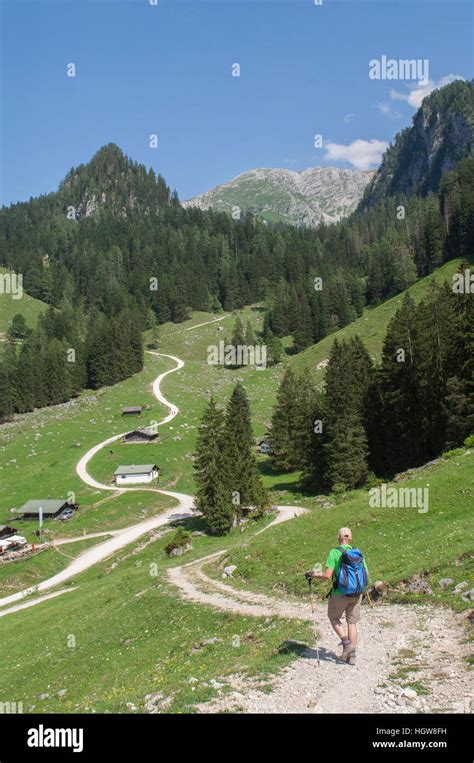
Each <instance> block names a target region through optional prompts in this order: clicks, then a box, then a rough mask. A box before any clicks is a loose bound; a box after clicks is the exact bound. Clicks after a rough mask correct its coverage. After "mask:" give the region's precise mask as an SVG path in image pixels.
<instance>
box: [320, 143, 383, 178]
mask: <svg viewBox="0 0 474 763" xmlns="http://www.w3.org/2000/svg"><path fill="white" fill-rule="evenodd" d="M387 147H388V143H386V142H385V141H384V140H375V139H374V138H373V139H372V140H361V139H359V140H354V141H353V142H352V143H349V145H348V146H344V145H342V144H340V143H328V144H327V145H326V154H325V159H328V160H329V161H336V162H337V161H346V162H349V164H352V166H353V167H355V168H356V170H370V169H372V168H373V167H378V165H379V164H380V160H381V158H382V154H383V152H384V151H385V149H386V148H387Z"/></svg>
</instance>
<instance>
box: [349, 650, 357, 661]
mask: <svg viewBox="0 0 474 763" xmlns="http://www.w3.org/2000/svg"><path fill="white" fill-rule="evenodd" d="M347 664H348V665H355V664H356V653H355V650H354V651H353V652H352V654H350V655H349V657H348V658H347Z"/></svg>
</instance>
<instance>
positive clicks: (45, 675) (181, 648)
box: [0, 263, 474, 712]
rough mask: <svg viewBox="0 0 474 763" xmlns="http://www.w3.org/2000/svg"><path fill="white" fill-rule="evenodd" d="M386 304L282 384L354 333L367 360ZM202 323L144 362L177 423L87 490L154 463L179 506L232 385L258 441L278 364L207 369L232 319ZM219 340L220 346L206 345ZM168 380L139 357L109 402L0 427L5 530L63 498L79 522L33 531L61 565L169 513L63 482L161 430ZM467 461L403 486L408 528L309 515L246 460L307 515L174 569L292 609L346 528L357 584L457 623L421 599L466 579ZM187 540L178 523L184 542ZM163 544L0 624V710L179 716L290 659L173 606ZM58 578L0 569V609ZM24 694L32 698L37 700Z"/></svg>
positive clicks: (420, 287)
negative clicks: (415, 590)
mask: <svg viewBox="0 0 474 763" xmlns="http://www.w3.org/2000/svg"><path fill="white" fill-rule="evenodd" d="M455 267H456V266H455V263H448V265H447V266H444V268H442V269H441V270H440V272H439V273H438V274H437V275H436V278H437V279H440V278H443V277H447V278H449V277H450V274H451V272H452V271H454V270H455ZM429 280H430V279H425V280H424V281H423V282H420V283H418V284H416V285H415V287H413V293H414V296H415V298H421V296H422V295H423V294H424V293H426V290H427V289H428V288H429ZM400 300H401V297H397V298H395V300H391V301H390V302H388V303H385V304H384V305H381V306H380V307H379V308H375V309H373V310H368V311H366V312H365V314H364V316H363V317H362V318H361V319H359V321H358V322H356V324H357V325H356V324H353V325H352V326H351V327H346V328H345V329H342V331H341V332H337V334H334V335H332V336H331V337H328V338H326V339H325V340H323V342H322V343H320V344H319V345H317V346H315V347H314V348H310V349H309V350H307V351H306V352H305V353H302V354H301V355H296V356H291V357H289V358H287V360H286V361H285V362H286V363H291V364H293V365H294V366H295V367H296V368H303V367H304V366H305V365H307V366H308V367H309V368H310V369H311V370H312V371H313V372H315V376H316V378H321V379H322V373H323V372H316V370H315V367H316V364H317V363H318V362H319V361H320V360H322V359H324V358H325V357H327V353H328V351H329V347H330V345H331V344H332V342H333V341H334V339H335V338H336V336H347V335H349V333H350V332H355V331H359V333H361V335H362V337H363V338H364V339H365V341H366V342H367V344H368V346H369V350H370V352H371V353H372V354H373V355H374V357H377V353H380V348H381V346H382V341H383V336H384V333H385V328H386V325H387V323H388V320H389V319H390V317H391V315H393V313H394V312H395V309H396V307H397V306H398V304H399V302H400ZM240 314H241V317H242V318H243V320H244V321H246V319H247V318H248V317H249V318H250V319H251V320H252V322H253V324H254V327H255V328H257V329H258V328H259V327H260V326H261V324H262V312H261V310H260V309H259V308H248V309H246V310H242V311H240ZM212 318H213V316H211V315H209V314H206V313H197V314H194V315H193V317H192V319H190V320H189V321H188V322H186V323H185V324H181V325H179V326H176V325H173V324H167V325H165V326H163V327H161V329H160V347H159V351H160V352H163V353H169V354H173V355H177V356H179V357H180V358H182V359H183V360H184V361H185V366H184V368H183V369H181V370H180V371H178V372H176V373H173V374H170V375H169V376H167V377H166V379H165V380H164V382H163V384H162V391H163V393H164V394H165V396H166V397H167V398H168V399H169V400H170V401H172V402H173V403H175V404H177V405H178V407H179V408H180V412H179V414H178V415H177V416H176V417H175V418H174V419H173V421H171V422H170V423H169V424H167V425H164V426H163V427H160V438H159V441H158V443H156V444H153V445H145V446H142V445H124V444H122V443H119V442H117V443H114V444H113V445H112V446H111V447H110V448H107V449H104V450H102V451H100V452H99V453H98V454H97V455H96V456H95V458H94V459H93V460H92V462H91V463H90V471H91V473H92V474H93V476H95V477H97V478H99V479H101V480H103V481H105V482H107V481H109V480H111V478H112V473H113V471H114V469H115V467H116V466H117V465H118V464H120V463H139V462H142V463H150V462H156V463H157V464H158V465H159V466H160V467H161V470H162V473H161V478H160V483H161V485H162V486H163V487H172V488H175V489H176V490H183V491H185V492H189V493H192V492H194V482H193V472H192V454H193V452H194V448H195V439H196V431H197V427H198V425H199V421H200V417H201V414H202V411H203V409H204V406H205V404H206V400H207V398H208V396H209V394H210V393H211V392H212V394H213V395H214V396H215V397H216V398H217V400H218V401H219V402H220V403H221V404H224V403H225V402H226V400H227V399H228V397H229V395H230V392H231V389H232V387H233V385H234V384H235V382H236V380H237V379H242V380H243V382H244V385H245V387H246V390H247V392H248V394H249V398H250V402H251V407H252V413H253V421H254V430H255V434H256V436H260V435H263V434H264V433H265V430H266V427H267V426H268V424H269V421H270V417H271V411H272V406H273V401H274V399H275V392H276V389H277V386H278V382H279V379H280V378H281V374H282V371H283V368H284V365H285V364H284V363H281V364H279V365H278V366H276V367H274V368H268V369H266V370H265V371H256V370H255V369H251V368H242V369H238V370H226V369H223V368H222V367H215V366H209V365H208V364H207V348H208V346H209V345H211V344H215V343H217V342H219V341H220V340H222V339H224V338H226V337H227V338H230V336H231V333H232V328H233V324H234V321H235V315H225V316H224V318H223V320H221V321H219V323H216V324H210V325H207V326H201V327H198V324H199V323H202V322H204V321H206V320H211V319H212ZM219 326H222V327H223V329H224V331H219V330H218V327H219ZM194 327H196V328H194ZM173 365H174V364H173V361H171V360H169V359H167V358H157V357H156V356H150V355H147V356H146V365H145V370H144V371H143V372H142V373H140V374H136V375H135V376H133V377H131V378H130V379H128V380H126V381H124V382H122V383H121V384H118V385H116V386H115V387H111V388H106V389H104V390H100V391H97V392H93V393H92V392H85V393H83V394H82V395H81V396H80V397H79V398H78V399H77V400H76V401H73V402H72V403H70V404H67V405H64V406H56V407H54V408H51V409H43V410H41V411H35V412H33V413H31V414H28V415H26V416H22V417H18V418H17V419H16V420H15V421H13V422H11V423H9V424H6V425H3V426H2V427H1V428H0V477H1V475H3V476H5V477H8V480H7V479H3V480H1V481H0V523H5V522H9V523H11V515H10V509H11V508H12V507H13V506H20V505H21V504H22V503H23V502H24V501H26V500H28V499H29V498H41V497H48V496H51V497H66V496H67V495H69V494H71V493H72V494H73V495H74V496H75V499H76V500H77V501H78V503H79V504H80V506H81V508H80V510H79V512H78V513H77V515H76V516H75V517H74V519H73V520H72V521H70V522H67V523H59V522H48V523H47V524H46V525H45V530H46V535H47V536H49V537H51V538H57V537H59V536H65V537H77V538H78V543H77V544H74V549H72V548H71V547H70V546H66V547H65V548H64V549H63V550H64V551H66V552H67V553H76V552H79V551H80V550H81V549H83V548H84V547H86V545H85V546H81V544H87V541H81V540H80V538H81V535H82V534H84V532H97V531H100V530H108V529H112V528H117V527H123V526H126V525H128V524H132V523H135V522H138V521H139V520H141V519H143V518H144V517H146V516H150V515H152V514H156V513H157V512H158V511H160V510H162V509H163V508H164V507H167V506H169V505H170V503H171V502H172V499H169V498H166V497H164V496H159V495H157V494H153V493H146V492H143V493H142V492H134V493H128V494H124V495H120V496H116V495H114V494H113V493H112V492H111V493H110V494H109V495H105V494H104V493H103V492H102V491H95V490H93V489H90V488H88V487H86V486H85V485H84V484H83V483H82V481H81V480H79V478H78V477H77V476H76V473H75V465H76V463H77V461H78V460H79V458H80V457H81V456H82V455H83V454H84V453H85V452H86V450H88V449H89V448H90V447H92V445H95V444H96V443H97V442H99V441H101V440H103V439H105V438H107V437H109V436H112V435H114V434H118V433H120V432H124V431H127V430H128V429H131V428H133V427H134V426H137V425H138V422H139V423H140V425H147V424H149V423H151V422H152V421H159V420H160V419H161V418H163V416H164V415H165V409H164V407H163V406H161V405H160V404H159V403H158V402H157V401H156V400H155V398H154V397H153V395H152V390H151V382H152V380H153V379H154V378H156V376H157V375H158V374H159V373H161V372H163V371H164V370H167V369H168V368H171V367H173ZM318 375H319V376H318ZM137 403H145V404H147V405H149V406H150V407H149V408H147V409H146V411H145V412H144V413H143V414H142V416H141V417H140V419H139V420H138V419H134V420H133V421H130V420H127V421H124V420H123V419H122V417H121V414H120V411H121V408H122V407H123V406H124V405H127V404H137ZM110 451H112V453H110ZM473 458H474V457H473V456H472V454H467V453H465V452H462V453H461V454H459V455H456V456H454V457H453V458H450V459H449V460H445V461H441V462H440V463H438V464H435V465H432V466H428V467H426V468H425V469H419V470H416V471H414V472H413V473H412V474H411V475H410V481H409V482H407V483H406V485H407V486H410V485H413V486H417V487H418V486H425V485H426V483H427V482H429V485H430V509H429V512H428V513H427V514H418V513H417V512H416V510H409V509H404V510H393V509H371V508H369V506H368V500H367V492H366V491H364V490H359V491H355V492H353V493H350V494H348V495H347V496H346V497H344V498H343V499H341V500H339V501H338V502H337V503H336V504H335V505H334V502H333V501H332V500H331V506H330V507H326V508H324V507H322V506H321V505H320V504H318V503H317V501H316V500H315V498H314V497H311V496H307V495H303V494H301V493H300V491H299V488H298V486H297V481H298V475H297V474H290V475H283V476H282V475H277V474H273V473H272V472H271V471H270V470H269V469H268V461H267V459H266V458H265V457H260V458H259V463H260V466H261V470H262V474H263V478H264V481H265V483H266V484H267V486H268V487H270V489H271V490H272V491H273V500H274V501H275V502H276V501H277V502H278V503H282V504H284V503H286V504H293V503H297V504H300V505H303V506H307V507H308V508H310V509H312V511H311V512H310V513H308V514H307V515H305V516H303V517H301V518H298V519H295V520H292V521H291V522H290V523H287V524H283V525H280V526H277V527H275V528H271V529H270V530H268V531H267V532H266V533H265V534H264V535H260V536H255V530H256V529H257V526H256V525H254V524H253V523H251V524H250V525H249V526H248V527H247V529H246V530H245V531H244V532H243V533H240V532H232V533H231V534H230V536H228V537H226V538H224V539H219V538H211V537H207V536H195V537H193V547H194V548H193V550H192V551H191V552H189V553H188V554H186V561H191V560H192V559H193V558H198V557H201V556H204V555H206V554H210V553H213V552H214V551H218V550H220V549H223V548H227V549H229V554H228V556H229V559H230V561H231V562H232V563H235V564H237V573H236V574H235V576H234V577H235V580H234V582H233V585H242V586H243V585H245V586H246V587H248V588H251V589H254V590H263V591H265V592H270V593H271V591H272V590H275V591H284V592H285V593H286V594H288V595H289V596H295V597H302V596H305V595H307V594H306V592H307V587H306V582H305V580H304V578H303V576H302V572H303V571H304V570H305V569H308V567H310V566H312V565H313V564H314V563H315V562H318V561H320V562H323V563H324V561H325V559H326V556H327V552H328V549H329V548H331V547H333V546H334V545H335V537H334V536H335V533H336V531H337V529H338V527H340V526H342V525H346V524H349V525H351V526H352V527H353V530H354V532H355V540H356V542H357V543H360V545H361V546H362V548H363V549H364V551H365V553H366V555H367V558H368V564H369V569H370V572H371V578H372V580H375V579H377V578H381V579H384V580H387V581H388V582H389V583H390V584H392V585H393V584H395V583H396V582H398V581H400V580H406V579H408V578H409V577H410V576H411V575H413V574H415V573H418V572H420V571H424V572H425V573H426V575H427V578H428V581H429V582H430V584H431V586H432V588H433V591H434V595H433V597H430V600H431V601H437V602H439V603H449V604H451V605H453V606H454V608H455V609H464V608H465V607H466V606H468V605H466V604H464V603H463V602H462V601H461V599H460V597H453V596H452V594H450V593H449V591H444V592H441V591H440V589H439V586H438V585H437V583H438V581H439V579H440V578H441V577H448V576H449V577H453V578H454V580H455V583H459V582H461V581H462V580H465V579H466V580H468V579H469V578H468V575H469V570H470V569H471V561H470V559H469V557H468V550H469V543H468V538H469V532H470V527H469V522H470V512H471V511H472V508H473V504H474V498H473V487H472V485H473V479H472V477H473ZM404 486H405V485H404ZM265 521H267V522H268V519H267V520H263V521H262V522H261V523H260V524H259V525H258V527H263V526H264V523H265ZM15 526H17V528H18V530H19V532H21V533H22V534H26V535H27V537H30V538H33V537H34V536H33V533H34V531H35V529H36V523H34V522H17V521H15ZM196 528H197V525H196V524H193V523H191V529H196ZM200 529H202V528H200ZM143 540H144V538H142V539H140V542H139V544H141V543H142V542H143ZM168 541H169V537H164V538H160V539H158V540H156V541H154V542H153V543H151V544H150V545H148V546H146V547H145V548H144V549H143V550H142V551H141V552H140V554H134V553H133V549H134V548H136V547H137V545H139V544H138V543H137V544H136V545H133V546H131V547H128V548H126V549H123V550H122V551H121V552H119V553H118V554H116V555H114V556H112V557H110V558H109V559H107V560H105V561H104V562H102V563H101V564H99V565H97V566H95V567H94V568H91V569H90V570H88V571H86V572H84V573H82V574H81V575H79V576H77V577H76V578H74V579H71V580H70V581H68V583H67V585H69V586H73V585H78V586H79V587H78V589H77V590H75V591H73V592H71V593H69V594H68V596H67V597H59V598H58V599H52V600H49V601H47V602H44V603H43V604H41V605H40V606H38V607H33V608H31V609H29V610H24V611H22V612H19V613H16V614H15V615H9V616H6V617H4V618H2V619H1V621H0V628H1V639H2V646H3V649H4V651H5V653H7V654H8V655H9V671H8V676H7V675H4V676H3V677H0V700H1V701H22V702H23V704H24V707H25V709H26V712H30V711H31V712H43V711H46V712H61V711H64V712H82V711H84V712H92V711H97V712H103V711H105V710H107V711H118V712H127V703H133V705H135V706H136V707H137V708H138V711H141V710H143V706H144V697H145V696H146V695H147V694H150V693H153V692H161V693H162V694H163V697H168V698H170V702H171V705H170V707H169V708H168V710H170V711H171V712H182V711H185V710H188V709H190V708H192V707H193V705H194V704H195V703H196V702H197V701H205V700H207V699H210V698H211V697H212V696H213V694H214V693H215V689H213V688H212V685H211V684H210V683H209V682H210V680H211V679H212V678H216V679H218V680H221V679H222V681H224V682H225V677H226V676H228V675H229V674H231V673H235V672H249V673H252V674H254V675H259V676H262V678H264V677H265V676H267V675H268V673H272V672H274V671H276V670H278V669H279V668H281V667H282V666H283V665H286V664H288V662H290V661H291V660H292V659H294V658H295V653H294V650H290V649H287V648H285V647H284V642H285V641H287V640H291V639H295V640H303V641H304V640H307V639H308V638H311V635H310V627H309V625H306V624H304V623H294V622H286V621H282V620H280V619H278V618H259V619H254V618H247V617H240V616H236V615H232V614H230V613H222V612H217V611H214V610H212V609H210V608H208V607H202V606H198V605H195V604H192V603H189V602H184V601H182V600H181V599H179V598H177V594H176V591H175V589H173V588H171V587H170V585H168V583H167V581H166V569H167V568H168V567H169V566H170V565H173V564H180V563H182V560H179V559H178V560H173V559H168V558H167V557H166V554H165V552H164V546H165V545H166V543H167V542H168ZM94 542H95V541H94ZM67 562H68V559H67V558H65V557H61V558H59V555H58V552H56V551H54V552H53V551H51V553H50V552H49V551H48V552H44V554H41V555H39V556H37V557H33V558H31V559H29V560H25V562H21V563H20V562H19V563H17V565H16V566H15V569H16V570H17V572H16V573H15V575H13V573H12V572H11V571H9V570H7V568H4V569H1V568H0V583H1V584H3V587H4V592H3V595H5V594H6V593H10V592H12V590H14V589H15V588H16V586H17V584H18V588H22V587H23V581H24V582H25V583H26V585H31V583H33V584H34V582H37V581H38V580H40V579H42V577H43V576H44V577H47V576H49V575H50V574H54V572H57V571H58V570H59V569H61V565H65V564H66V563H67ZM112 562H115V563H116V566H113V565H112ZM152 563H156V564H157V567H158V575H157V576H152V575H151V574H150V570H151V567H150V565H151V564H152ZM12 569H13V567H12ZM214 572H215V570H214ZM2 574H3V575H4V578H3V579H2ZM16 575H18V578H17V579H15V577H16ZM27 581H28V582H27ZM323 592H325V591H323V588H321V593H323ZM391 595H392V597H393V598H395V595H394V594H391ZM398 596H399V598H400V599H402V600H404V601H408V600H413V601H420V600H422V601H426V600H427V599H426V597H424V596H414V595H412V597H411V598H410V597H408V596H407V595H405V594H403V593H400V594H399V595H398ZM19 633H21V638H18V635H19ZM249 634H252V637H250V636H249ZM236 635H238V636H239V639H240V641H239V643H240V646H239V647H238V648H236V647H235V646H233V644H234V643H235V642H236V640H235V639H234V637H235V636H236ZM71 636H72V637H73V638H71ZM213 636H218V637H219V638H220V639H222V641H219V642H217V643H215V644H212V645H209V646H206V647H204V648H202V649H199V650H197V651H193V648H194V647H196V645H197V644H199V643H200V642H201V641H203V640H204V639H207V638H210V637H213ZM25 644H28V648H27V649H25ZM71 644H73V645H72V646H71ZM12 687H15V688H14V690H12ZM61 689H67V693H66V695H65V696H64V697H59V696H58V694H57V692H58V691H60V690H61ZM40 694H47V695H48V696H47V697H46V698H45V699H44V700H39V695H40ZM12 695H14V696H12ZM31 708H33V709H32V710H31Z"/></svg>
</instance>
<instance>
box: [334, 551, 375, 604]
mask: <svg viewBox="0 0 474 763" xmlns="http://www.w3.org/2000/svg"><path fill="white" fill-rule="evenodd" d="M338 551H340V552H341V554H342V556H341V564H340V566H339V571H338V573H337V576H336V577H335V580H334V588H338V589H339V590H340V592H341V593H342V594H344V595H345V596H360V595H361V594H362V593H364V591H365V589H366V587H367V583H368V581H369V579H368V575H367V570H366V569H365V565H364V554H363V553H362V551H359V549H358V548H352V549H344V548H342V547H341V546H338Z"/></svg>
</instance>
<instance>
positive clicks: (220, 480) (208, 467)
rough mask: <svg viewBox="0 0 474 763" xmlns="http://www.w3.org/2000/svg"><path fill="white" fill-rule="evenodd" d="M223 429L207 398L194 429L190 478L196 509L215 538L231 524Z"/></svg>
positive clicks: (220, 419) (232, 514) (232, 515)
mask: <svg viewBox="0 0 474 763" xmlns="http://www.w3.org/2000/svg"><path fill="white" fill-rule="evenodd" d="M224 426H225V424H224V415H223V413H222V411H220V410H219V408H217V406H216V404H215V402H214V400H213V398H211V399H210V401H209V404H208V406H207V408H206V410H205V411H204V415H203V417H202V419H201V424H200V426H199V430H198V435H197V443H196V454H195V457H194V475H195V480H196V485H197V491H196V501H195V505H196V509H197V510H198V511H201V512H202V514H203V515H204V517H205V518H206V521H207V524H208V526H209V530H210V531H211V533H213V534H215V535H223V534H224V533H226V532H229V530H230V529H231V527H232V524H233V521H234V510H233V505H232V500H231V490H230V487H229V479H228V474H227V462H226V457H225V452H224V442H225V437H224Z"/></svg>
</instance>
